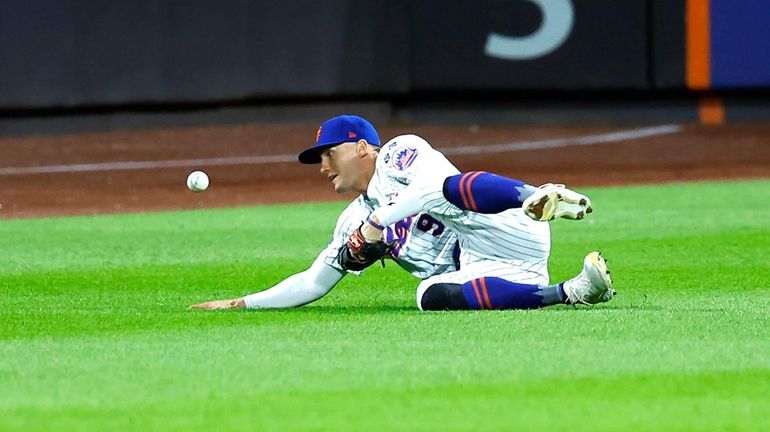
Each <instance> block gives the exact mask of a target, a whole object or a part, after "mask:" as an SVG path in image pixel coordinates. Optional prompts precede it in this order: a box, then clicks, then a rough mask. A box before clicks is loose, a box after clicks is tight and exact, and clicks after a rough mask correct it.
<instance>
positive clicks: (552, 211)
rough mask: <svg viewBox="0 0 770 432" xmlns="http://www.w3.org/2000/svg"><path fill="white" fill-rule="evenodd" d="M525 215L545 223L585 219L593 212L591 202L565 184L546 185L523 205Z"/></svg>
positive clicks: (538, 189)
mask: <svg viewBox="0 0 770 432" xmlns="http://www.w3.org/2000/svg"><path fill="white" fill-rule="evenodd" d="M521 208H522V209H523V210H524V213H525V214H526V215H527V216H529V217H530V218H532V219H534V220H536V221H540V222H545V221H551V220H554V219H556V218H565V219H583V218H584V217H585V216H586V215H587V214H588V213H591V212H593V209H592V208H591V200H590V199H589V198H588V197H587V196H585V195H581V194H579V193H577V192H575V191H573V190H570V189H567V188H566V187H564V185H563V184H553V183H546V184H544V185H542V186H540V187H539V188H537V190H536V191H535V192H534V193H533V194H532V195H530V196H528V197H527V199H525V200H524V202H523V203H522V205H521Z"/></svg>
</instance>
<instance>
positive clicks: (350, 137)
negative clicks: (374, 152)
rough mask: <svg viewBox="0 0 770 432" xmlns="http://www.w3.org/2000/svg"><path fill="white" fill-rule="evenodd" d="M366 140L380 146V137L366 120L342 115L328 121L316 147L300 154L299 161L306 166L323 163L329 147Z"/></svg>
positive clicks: (317, 135)
mask: <svg viewBox="0 0 770 432" xmlns="http://www.w3.org/2000/svg"><path fill="white" fill-rule="evenodd" d="M362 139H363V140H366V142H368V143H369V144H371V145H374V146H377V147H379V146H380V136H379V135H377V130H376V129H374V126H372V124H371V123H369V122H368V121H367V120H366V119H365V118H363V117H359V116H354V115H341V116H338V117H334V118H332V119H329V120H326V121H325V122H324V123H323V124H322V125H321V127H319V128H318V133H316V136H315V145H314V146H313V147H310V148H309V149H306V150H305V151H303V152H302V153H300V154H299V156H298V157H297V159H299V161H300V162H302V163H304V164H317V163H321V151H322V150H324V149H327V148H329V147H334V146H336V145H339V144H342V143H346V142H356V141H358V140H362Z"/></svg>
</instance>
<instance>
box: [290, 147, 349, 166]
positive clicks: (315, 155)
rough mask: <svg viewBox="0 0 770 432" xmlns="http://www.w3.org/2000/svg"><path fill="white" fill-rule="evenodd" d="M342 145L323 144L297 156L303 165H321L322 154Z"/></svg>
mask: <svg viewBox="0 0 770 432" xmlns="http://www.w3.org/2000/svg"><path fill="white" fill-rule="evenodd" d="M340 144H342V143H329V144H322V145H319V146H313V147H310V148H309V149H306V150H305V151H303V152H302V153H300V154H299V155H298V156H297V159H299V161H300V162H302V163H303V164H319V163H321V152H322V151H324V150H326V149H328V148H329V147H334V146H338V145H340Z"/></svg>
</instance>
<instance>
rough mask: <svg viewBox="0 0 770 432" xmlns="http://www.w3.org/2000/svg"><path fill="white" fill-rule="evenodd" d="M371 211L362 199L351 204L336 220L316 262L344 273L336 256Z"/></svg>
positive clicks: (357, 272)
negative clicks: (329, 237)
mask: <svg viewBox="0 0 770 432" xmlns="http://www.w3.org/2000/svg"><path fill="white" fill-rule="evenodd" d="M371 211H372V208H371V207H370V206H368V205H367V204H366V202H365V201H364V198H363V197H358V198H357V199H356V200H355V201H353V202H351V203H350V204H349V205H348V206H347V207H346V208H345V210H343V212H342V214H340V217H339V218H338V219H337V225H336V226H335V227H334V234H333V235H332V239H331V241H330V242H329V244H328V245H327V246H326V248H324V250H323V251H321V253H320V254H319V256H318V260H323V262H324V263H325V264H326V265H328V266H330V267H333V268H335V269H337V270H340V271H344V270H343V268H342V267H341V266H340V264H339V263H338V262H337V254H338V253H339V250H340V248H341V247H342V245H344V244H345V242H346V241H347V240H348V237H350V235H351V234H352V233H353V231H354V230H355V229H356V228H358V227H359V225H361V222H363V221H364V220H365V219H366V217H367V216H369V213H370V212H371ZM348 272H349V273H353V274H356V275H360V274H361V273H362V272H360V271H350V270H348Z"/></svg>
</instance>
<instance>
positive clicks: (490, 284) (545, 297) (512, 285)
mask: <svg viewBox="0 0 770 432" xmlns="http://www.w3.org/2000/svg"><path fill="white" fill-rule="evenodd" d="M460 288H461V289H462V292H463V297H465V301H466V302H468V307H469V308H470V309H536V308H541V307H544V306H550V305H554V304H561V303H564V302H565V301H566V300H567V295H566V294H565V293H564V288H562V284H556V285H547V286H546V285H532V284H521V283H516V282H510V281H507V280H505V279H501V278H497V277H481V278H478V279H471V280H470V281H468V282H466V283H464V284H462V286H461V287H460Z"/></svg>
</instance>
